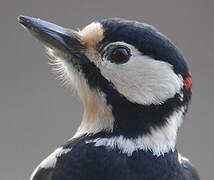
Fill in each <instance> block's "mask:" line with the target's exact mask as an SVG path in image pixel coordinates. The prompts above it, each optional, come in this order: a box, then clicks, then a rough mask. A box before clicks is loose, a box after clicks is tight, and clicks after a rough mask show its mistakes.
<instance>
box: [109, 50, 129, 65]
mask: <svg viewBox="0 0 214 180" xmlns="http://www.w3.org/2000/svg"><path fill="white" fill-rule="evenodd" d="M130 56H131V53H130V49H128V48H126V47H116V48H114V49H113V50H112V51H111V52H110V55H109V58H108V59H109V61H111V62H113V63H116V64H122V63H126V62H127V61H128V60H129V58H130Z"/></svg>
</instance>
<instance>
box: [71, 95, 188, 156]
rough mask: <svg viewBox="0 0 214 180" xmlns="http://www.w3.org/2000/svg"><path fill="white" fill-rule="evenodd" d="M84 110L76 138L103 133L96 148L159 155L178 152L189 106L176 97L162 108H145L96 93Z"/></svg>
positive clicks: (122, 99) (90, 97) (86, 103)
mask: <svg viewBox="0 0 214 180" xmlns="http://www.w3.org/2000/svg"><path fill="white" fill-rule="evenodd" d="M86 99H87V101H86ZM84 107H85V110H84V115H83V120H82V122H81V124H80V126H79V128H78V130H77V132H76V134H75V135H74V137H75V138H76V137H80V136H83V135H88V136H94V135H96V134H100V133H101V134H103V135H104V136H103V135H102V138H101V137H99V138H97V139H94V141H95V142H96V144H97V145H104V146H111V147H112V148H113V147H120V148H121V151H124V152H127V154H128V155H129V154H132V153H133V152H134V151H136V150H140V149H142V150H145V151H148V150H151V151H152V152H153V154H154V155H157V156H159V155H161V154H164V153H166V152H169V151H173V150H174V149H175V145H176V137H177V131H178V128H179V127H180V125H181V122H182V120H183V116H184V113H185V112H186V108H187V105H186V104H181V103H180V101H179V100H178V98H177V95H176V96H175V97H174V98H171V99H168V100H167V101H166V102H165V103H163V104H161V105H149V106H142V105H139V104H135V103H131V102H129V101H128V100H127V99H125V98H123V97H121V96H120V97H119V98H116V97H115V98H114V99H108V96H104V95H101V94H99V95H98V94H97V93H96V95H94V94H93V95H92V94H91V95H89V94H88V97H87V98H84Z"/></svg>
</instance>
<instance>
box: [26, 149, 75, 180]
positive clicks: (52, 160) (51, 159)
mask: <svg viewBox="0 0 214 180" xmlns="http://www.w3.org/2000/svg"><path fill="white" fill-rule="evenodd" d="M70 151H71V148H67V149H63V148H62V147H60V148H57V149H56V150H55V151H54V152H53V153H52V154H50V155H49V156H48V157H47V158H46V159H44V160H43V161H42V162H41V163H40V164H39V166H38V167H37V168H36V169H35V170H34V171H33V173H32V175H31V178H30V179H31V180H32V179H33V177H34V176H35V174H36V172H37V171H38V170H39V169H41V168H44V169H48V168H52V167H55V166H56V163H57V159H58V158H59V157H60V156H62V155H63V154H67V153H68V152H70Z"/></svg>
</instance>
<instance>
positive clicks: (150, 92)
mask: <svg viewBox="0 0 214 180" xmlns="http://www.w3.org/2000/svg"><path fill="white" fill-rule="evenodd" d="M120 44H125V43H120ZM126 46H128V47H129V48H130V49H131V53H132V56H131V59H130V60H129V61H128V62H127V63H124V64H115V63H111V62H110V61H108V60H105V59H104V60H103V62H102V65H101V66H99V68H100V70H101V74H102V75H103V76H104V77H105V78H106V79H108V80H109V81H110V82H112V83H113V84H114V86H115V89H116V90H117V91H119V92H120V93H121V94H122V95H124V96H125V97H126V98H127V99H128V100H130V101H131V102H136V103H138V104H144V105H150V104H162V103H164V101H166V100H167V99H169V98H172V97H173V96H174V95H175V94H176V93H179V92H180V90H181V88H182V87H183V79H182V77H181V76H178V75H176V74H175V73H174V71H173V69H172V68H173V67H172V65H170V64H169V63H167V62H163V61H158V60H154V59H151V58H150V57H147V56H143V55H141V54H140V52H139V51H138V50H137V49H136V48H134V47H133V46H131V45H127V44H126Z"/></svg>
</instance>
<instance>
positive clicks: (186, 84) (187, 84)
mask: <svg viewBox="0 0 214 180" xmlns="http://www.w3.org/2000/svg"><path fill="white" fill-rule="evenodd" d="M184 88H185V89H186V90H188V91H192V77H188V78H186V79H185V80H184Z"/></svg>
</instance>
